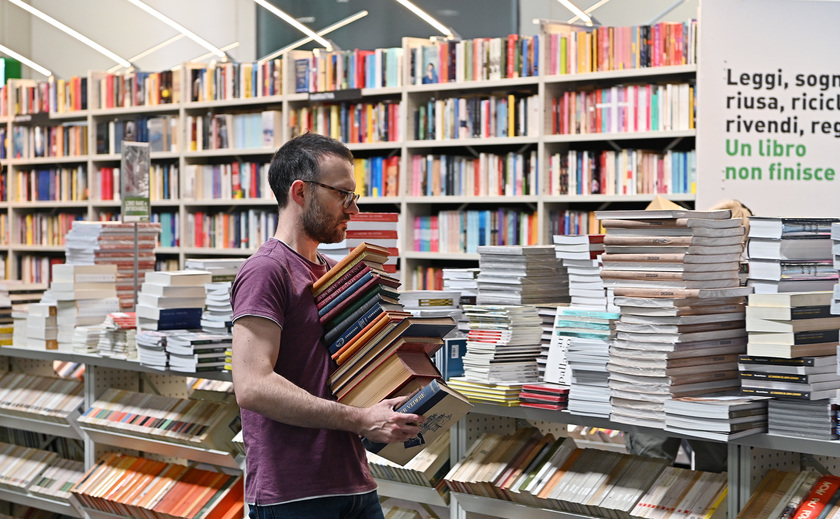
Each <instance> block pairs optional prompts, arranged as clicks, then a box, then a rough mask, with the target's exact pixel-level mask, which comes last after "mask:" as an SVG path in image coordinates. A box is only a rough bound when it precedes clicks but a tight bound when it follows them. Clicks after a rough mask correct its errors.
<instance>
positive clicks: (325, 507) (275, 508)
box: [248, 490, 385, 519]
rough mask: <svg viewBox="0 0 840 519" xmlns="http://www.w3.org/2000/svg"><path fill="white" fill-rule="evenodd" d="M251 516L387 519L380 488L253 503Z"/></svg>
mask: <svg viewBox="0 0 840 519" xmlns="http://www.w3.org/2000/svg"><path fill="white" fill-rule="evenodd" d="M248 517H250V518H251V519H384V518H385V516H384V515H383V513H382V506H381V505H380V504H379V496H378V495H377V493H376V491H375V490H374V491H372V492H368V493H366V494H357V495H353V496H330V497H318V498H315V499H304V500H303V501H295V502H293V503H283V504H279V505H269V506H254V505H250V512H249V514H248Z"/></svg>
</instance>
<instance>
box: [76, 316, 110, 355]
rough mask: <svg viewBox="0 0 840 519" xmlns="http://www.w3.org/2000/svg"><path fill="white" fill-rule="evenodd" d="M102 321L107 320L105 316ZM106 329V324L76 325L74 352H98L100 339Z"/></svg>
mask: <svg viewBox="0 0 840 519" xmlns="http://www.w3.org/2000/svg"><path fill="white" fill-rule="evenodd" d="M102 322H103V323H104V322H105V319H104V318H103V319H102ZM104 330H105V325H104V324H91V325H84V326H76V327H75V328H74V329H73V352H74V353H97V352H98V351H99V339H100V338H101V337H102V332H103V331H104Z"/></svg>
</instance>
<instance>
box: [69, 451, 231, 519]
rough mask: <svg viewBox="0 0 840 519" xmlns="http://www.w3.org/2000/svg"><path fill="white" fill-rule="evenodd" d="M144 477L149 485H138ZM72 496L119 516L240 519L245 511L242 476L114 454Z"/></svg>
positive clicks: (91, 471)
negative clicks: (224, 518) (225, 518)
mask: <svg viewBox="0 0 840 519" xmlns="http://www.w3.org/2000/svg"><path fill="white" fill-rule="evenodd" d="M148 475H151V476H152V478H153V483H148V482H147V483H145V484H144V483H141V482H142V481H143V480H144V478H145V476H148ZM109 476H110V477H109ZM126 487H128V488H127V489H126ZM70 492H71V493H72V494H73V495H74V496H75V497H76V499H78V500H79V502H80V503H81V504H82V507H83V508H89V509H91V510H95V511H98V512H104V513H106V514H111V515H113V514H115V513H116V515H118V516H121V517H242V515H243V510H244V508H245V502H244V489H243V482H242V476H234V475H230V474H225V473H223V472H214V471H209V470H205V469H200V468H197V467H188V466H186V465H180V464H177V463H169V462H164V461H156V460H151V459H146V458H138V457H134V456H129V455H127V454H123V453H116V452H110V453H107V454H105V455H103V456H102V457H101V458H100V459H99V460H97V461H96V463H94V464H93V466H92V467H91V468H90V469H89V470H88V471H87V472H86V473H85V475H84V476H83V477H82V479H81V480H79V482H78V483H76V485H75V486H74V487H73V488H71V489H70ZM190 496H192V497H190ZM87 515H92V514H89V513H88V514H87Z"/></svg>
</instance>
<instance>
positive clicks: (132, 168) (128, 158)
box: [120, 141, 152, 222]
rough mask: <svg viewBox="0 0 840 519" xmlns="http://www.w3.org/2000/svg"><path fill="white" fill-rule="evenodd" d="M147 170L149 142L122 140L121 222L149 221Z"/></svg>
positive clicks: (148, 167)
mask: <svg viewBox="0 0 840 519" xmlns="http://www.w3.org/2000/svg"><path fill="white" fill-rule="evenodd" d="M149 170H150V155H149V143H148V142H129V141H123V143H122V157H121V159H120V171H121V172H122V181H121V182H120V194H121V195H122V221H123V222H148V221H150V219H151V214H152V211H151V204H150V202H149Z"/></svg>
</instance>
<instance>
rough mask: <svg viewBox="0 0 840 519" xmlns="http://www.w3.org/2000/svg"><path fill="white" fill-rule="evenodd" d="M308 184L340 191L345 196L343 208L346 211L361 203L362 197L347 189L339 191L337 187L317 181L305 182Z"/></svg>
mask: <svg viewBox="0 0 840 519" xmlns="http://www.w3.org/2000/svg"><path fill="white" fill-rule="evenodd" d="M303 182H306V183H307V184H315V185H316V186H321V187H324V188H327V189H332V190H333V191H338V192H339V193H341V194H342V195H344V203H343V206H344V208H345V209H350V206H351V205H353V204H354V203H359V198H360V197H361V196H362V195H360V194H358V193H354V192H353V191H347V190H346V189H339V188H337V187H333V186H328V185H327V184H322V183H321V182H318V181H316V180H304V181H303Z"/></svg>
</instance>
